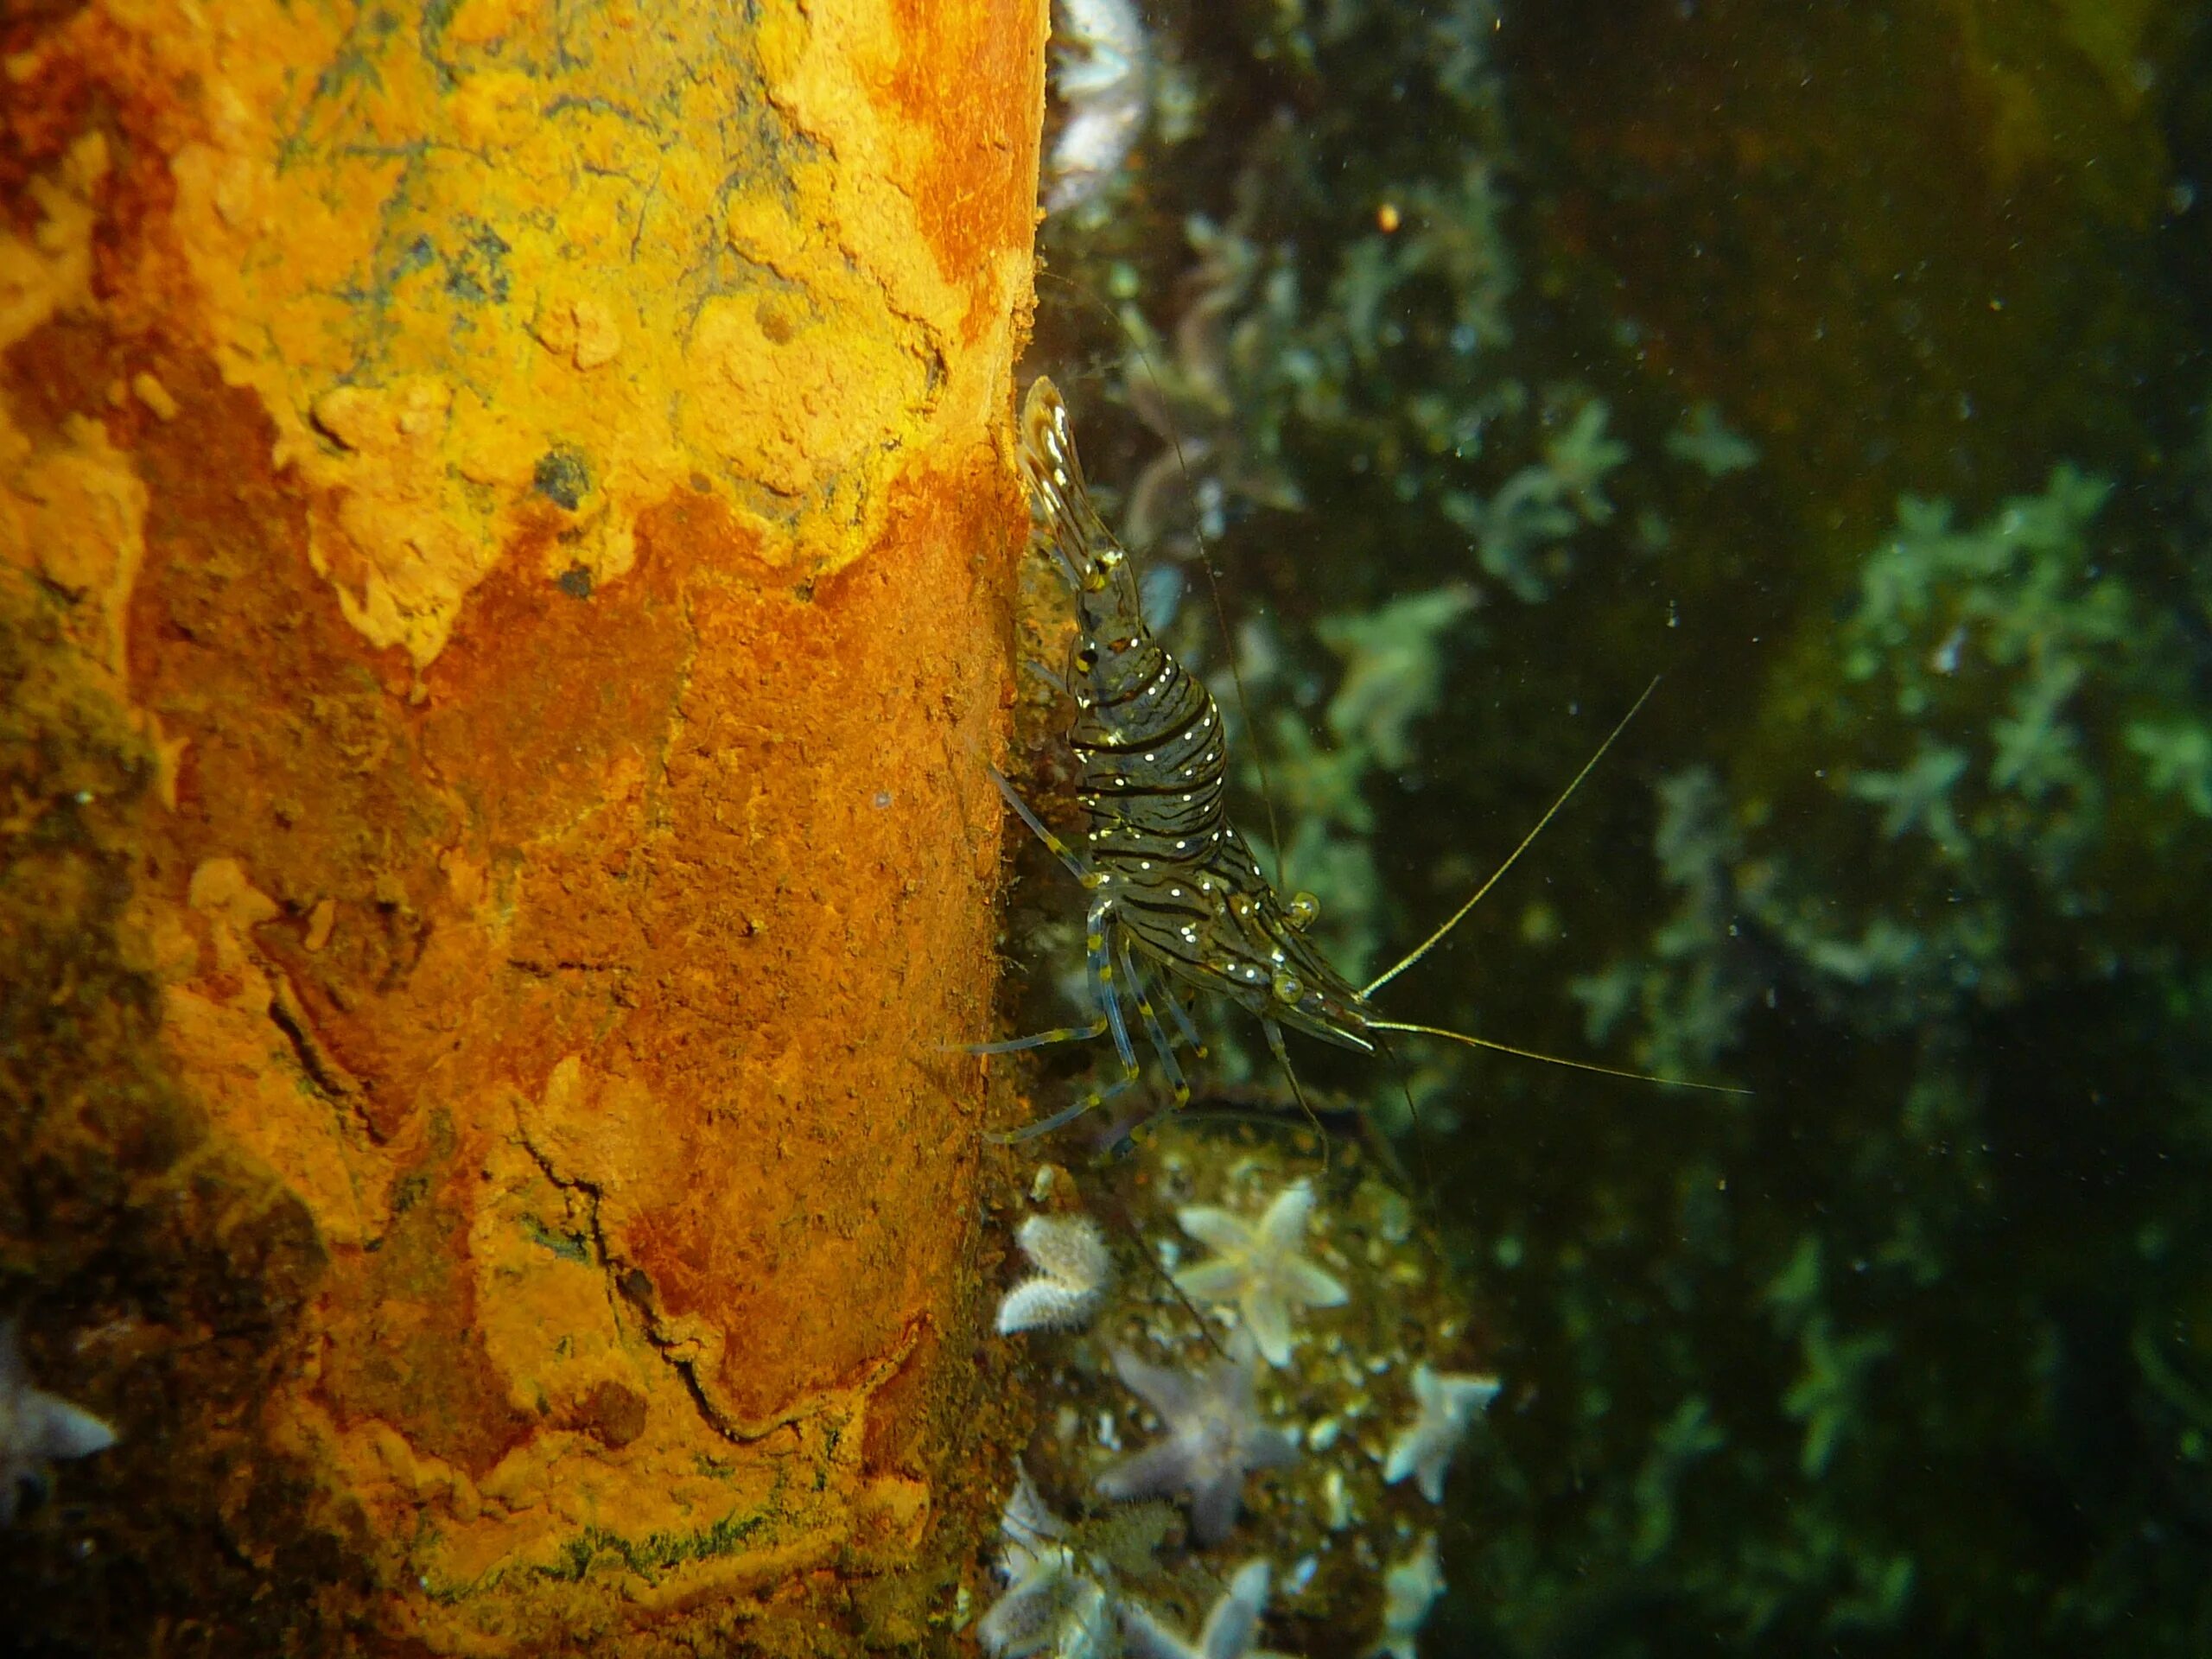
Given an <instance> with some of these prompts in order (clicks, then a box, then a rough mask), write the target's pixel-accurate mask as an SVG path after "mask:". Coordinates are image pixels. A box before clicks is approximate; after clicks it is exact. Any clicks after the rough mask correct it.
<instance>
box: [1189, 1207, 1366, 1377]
mask: <svg viewBox="0 0 2212 1659" xmlns="http://www.w3.org/2000/svg"><path fill="white" fill-rule="evenodd" d="M1175 1219H1176V1220H1177V1221H1179V1222H1180V1223H1181V1224H1182V1227H1183V1230H1184V1231H1185V1232H1186V1233H1188V1234H1189V1235H1190V1236H1192V1238H1195V1239H1197V1240H1198V1241H1199V1242H1200V1243H1204V1244H1206V1245H1208V1246H1211V1249H1212V1250H1213V1252H1214V1254H1213V1258H1212V1260H1211V1261H1207V1262H1199V1263H1198V1265H1197V1266H1196V1267H1192V1268H1184V1269H1183V1270H1182V1272H1180V1273H1179V1274H1176V1275H1175V1283H1176V1286H1177V1287H1179V1289H1180V1290H1181V1291H1182V1292H1183V1293H1184V1294H1185V1295H1188V1296H1195V1297H1197V1298H1198V1300H1200V1301H1204V1302H1230V1303H1234V1304H1235V1305H1236V1309H1237V1311H1238V1312H1239V1313H1243V1316H1244V1325H1245V1328H1246V1329H1247V1330H1249V1331H1250V1332H1251V1333H1252V1337H1253V1339H1254V1340H1255V1342H1257V1343H1258V1344H1260V1352H1261V1353H1262V1354H1263V1355H1265V1356H1266V1357H1267V1362H1268V1364H1270V1365H1287V1364H1288V1363H1290V1316H1291V1312H1292V1310H1293V1309H1294V1308H1300V1307H1338V1306H1343V1304H1344V1299H1345V1294H1346V1293H1345V1290H1344V1286H1343V1285H1342V1284H1341V1283H1340V1282H1339V1281H1337V1280H1336V1279H1335V1278H1333V1277H1332V1276H1331V1275H1330V1274H1326V1273H1325V1272H1323V1271H1322V1270H1321V1269H1320V1268H1318V1267H1316V1266H1315V1265H1314V1264H1313V1262H1310V1261H1308V1260H1307V1259H1306V1256H1305V1255H1303V1254H1302V1249H1303V1246H1304V1245H1305V1243H1306V1224H1307V1223H1308V1222H1309V1221H1311V1220H1312V1219H1313V1188H1312V1187H1311V1186H1309V1185H1306V1183H1305V1182H1304V1181H1293V1182H1292V1183H1291V1184H1290V1185H1288V1186H1287V1187H1285V1188H1283V1190H1282V1191H1281V1192H1278V1193H1276V1194H1275V1196H1274V1202H1273V1203H1271V1204H1270V1205H1268V1207H1267V1209H1266V1211H1264V1212H1262V1215H1261V1217H1260V1218H1259V1220H1258V1221H1256V1222H1252V1221H1247V1220H1246V1219H1245V1218H1244V1217H1242V1216H1240V1215H1237V1214H1236V1212H1235V1211H1229V1210H1217V1209H1216V1208H1215V1207H1214V1206H1213V1205H1210V1204H1193V1205H1185V1207H1184V1208H1182V1209H1180V1210H1178V1211H1176V1212H1175Z"/></svg>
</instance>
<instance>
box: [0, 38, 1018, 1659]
mask: <svg viewBox="0 0 2212 1659" xmlns="http://www.w3.org/2000/svg"><path fill="white" fill-rule="evenodd" d="M1044 26H1045V17H1044V8H1043V6H1042V5H1041V4H1029V3H1007V4H998V5H994V4H987V3H973V4H971V3H956V4H948V5H935V6H931V8H929V9H928V11H927V14H926V16H925V17H924V16H917V15H915V14H914V13H912V12H911V11H910V10H908V9H906V8H905V7H901V6H898V5H881V4H877V3H874V0H838V3H820V4H815V5H811V6H809V7H807V8H805V9H804V10H801V9H798V8H772V9H767V10H765V11H762V12H760V13H748V12H747V11H745V10H742V9H731V8H693V7H688V6H681V5H656V4H647V5H645V6H643V7H616V6H601V5H587V6H584V7H582V8H576V7H568V8H561V9H540V8H536V7H530V6H524V5H521V4H514V3H501V0H472V3H463V4H461V5H458V6H456V5H450V4H426V5H423V6H420V7H404V8H400V9H397V10H393V9H388V8H366V7H364V8H354V7H346V6H340V7H329V8H304V9H302V8H289V7H282V6H277V5H272V4H263V3H245V4H233V5H226V6H222V7H219V8H213V9H208V10H197V9H190V8H170V7H140V6H137V5H133V4H130V3H123V0H117V3H98V4H92V5H88V6H85V7H81V8H74V9H71V8H39V9H35V10H31V11H29V12H23V13H18V14H16V15H15V16H14V18H13V20H12V21H11V22H10V23H9V24H8V25H7V26H6V28H7V36H6V40H5V54H6V55H5V72H4V73H5V74H6V76H7V91H6V93H5V96H4V99H0V109H4V118H0V119H3V120H4V125H3V126H0V209H3V210H4V217H0V674H4V678H5V680H6V683H7V685H8V695H7V697H6V700H5V708H6V715H5V716H4V726H0V772H4V773H5V776H6V782H7V790H6V793H5V799H6V802H7V804H6V806H5V807H4V809H0V810H3V811H4V813H5V816H6V818H7V830H8V836H7V841H6V842H5V855H6V872H5V875H4V878H0V880H3V881H4V885H3V886H0V957H4V960H5V963H6V969H5V971H4V974H0V984H3V985H4V996H3V997H0V1003H4V1013H3V1014H0V1019H4V1020H5V1030H4V1036H5V1039H6V1040H5V1043H4V1058H0V1066H3V1067H4V1073H3V1074H0V1076H3V1077H4V1089H0V1096H4V1102H5V1117H4V1120H0V1298H4V1299H5V1300H6V1302H7V1303H8V1304H9V1305H10V1307H13V1308H20V1309H22V1310H23V1313H24V1334H25V1346H26V1348H27V1350H28V1351H29V1357H30V1362H31V1370H32V1373H33V1374H34V1375H35V1376H38V1377H39V1378H40V1380H41V1382H42V1383H45V1384H46V1385H47V1386H48V1387H50V1388H53V1389H56V1390H57V1391H59V1392H60V1393H63V1394H66V1395H67V1396H68V1397H69V1398H70V1399H72V1400H74V1401H77V1402H81V1403H82V1404H83V1405H85V1406H86V1408H88V1409H92V1410H95V1411H97V1412H98V1413H99V1414H100V1415H101V1416H102V1417H105V1418H106V1419H108V1420H109V1421H112V1422H113V1423H114V1424H115V1426H116V1427H117V1428H118V1431H119V1433H120V1434H121V1437H122V1438H121V1443H120V1445H119V1446H118V1447H117V1448H116V1449H115V1450H113V1451H111V1452H105V1453H103V1454H102V1455H101V1457H100V1458H99V1459H97V1460H94V1461H92V1462H87V1463H84V1464H79V1465H71V1466H70V1468H69V1469H68V1471H67V1476H66V1479H65V1482H64V1484H62V1485H61V1487H60V1490H59V1491H57V1493H56V1496H55V1498H54V1507H53V1508H52V1509H51V1510H48V1512H46V1513H44V1514H43V1515H42V1516H38V1517H35V1521H36V1524H34V1525H32V1526H30V1527H29V1528H28V1529H26V1530H24V1531H23V1532H22V1535H20V1537H14V1538H11V1539H10V1545H9V1548H8V1550H7V1551H6V1553H5V1554H4V1556H0V1602H4V1603H5V1604H6V1605H9V1606H10V1607H11V1608H14V1607H23V1608H29V1609H31V1610H33V1611H32V1612H31V1617H32V1618H33V1619H34V1620H35V1621H36V1623H37V1634H38V1639H40V1640H41V1641H42V1642H44V1643H47V1645H48V1649H51V1650H54V1651H92V1652H114V1651H124V1650H136V1649H141V1648H143V1647H145V1646H146V1645H147V1644H148V1643H166V1644H167V1647H166V1649H165V1650H170V1651H179V1650H181V1651H200V1650H206V1649H207V1648H208V1647H210V1646H211V1645H214V1644H218V1643H219V1645H221V1646H222V1647H223V1648H224V1649H225V1650H226V1651H232V1652H235V1651H238V1650H241V1649H243V1650H245V1651H250V1652H260V1651H275V1650H277V1649H279V1648H285V1649H303V1650H309V1651H322V1650H332V1649H337V1648H340V1647H346V1646H351V1647H353V1648H354V1649H359V1650H362V1651H399V1650H404V1651H410V1652H423V1651H429V1652H457V1651H469V1652H507V1651H521V1650H529V1651H533V1652H537V1651H556V1650H567V1649H568V1647H569V1645H571V1644H582V1643H590V1644H591V1645H592V1647H593V1649H594V1651H601V1650H605V1651H639V1652H643V1651H649V1650H651V1651H658V1650H662V1649H663V1646H664V1644H665V1643H669V1642H679V1641H680V1642H686V1643H688V1642H691V1641H694V1640H696V1639H702V1638H704V1637H706V1636H708V1635H709V1633H711V1632H726V1633H728V1635H729V1637H731V1638H732V1639H734V1640H736V1641H738V1642H740V1643H743V1644H747V1645H753V1644H757V1645H760V1646H764V1647H765V1646H773V1645H775V1643H776V1642H777V1641H778V1640H779V1639H780V1638H779V1637H776V1636H775V1634H774V1632H775V1631H776V1630H778V1629H779V1628H783V1629H787V1630H791V1631H800V1630H804V1631H805V1632H807V1634H806V1636H805V1637H804V1639H805V1640H806V1641H808V1642H809V1643H827V1644H829V1645H828V1646H827V1647H822V1646H810V1648H809V1650H810V1651H828V1650H844V1648H846V1647H851V1646H855V1645H856V1644H858V1643H861V1641H863V1640H866V1641H869V1642H876V1643H881V1642H892V1643H912V1642H917V1641H920V1640H922V1639H924V1638H925V1637H926V1635H927V1633H928V1626H929V1620H930V1617H931V1605H932V1598H933V1597H935V1595H936V1592H937V1590H938V1588H941V1587H942V1584H943V1582H944V1581H949V1580H950V1578H951V1577H952V1576H953V1575H956V1574H957V1573H958V1572H959V1571H960V1570H961V1567H960V1566H959V1563H961V1562H963V1561H966V1560H970V1559H972V1556H973V1554H974V1547H975V1541H976V1536H977V1535H978V1533H979V1531H980V1530H981V1529H982V1527H983V1526H985V1525H987V1524H988V1516H985V1515H984V1514H982V1511H983V1510H985V1509H986V1508H987V1507H988V1505H989V1500H988V1499H987V1498H984V1497H982V1496H981V1495H979V1494H976V1493H972V1492H969V1491H967V1489H966V1482H967V1480H968V1478H969V1477H968V1476H967V1475H966V1474H965V1473H964V1472H963V1471H965V1469H966V1468H967V1467H968V1466H969V1465H967V1464H966V1463H964V1462H962V1461H959V1460H958V1455H959V1452H960V1448H961V1446H962V1444H963V1436H964V1435H968V1434H971V1433H974V1432H975V1430H974V1428H973V1423H972V1414H971V1413H970V1412H969V1405H970V1403H971V1402H969V1399H968V1397H967V1396H968V1394H969V1390H970V1389H972V1387H973V1383H972V1381H970V1380H969V1376H968V1374H967V1372H966V1371H965V1370H963V1368H961V1367H957V1366H955V1365H951V1364H948V1363H945V1356H947V1355H948V1354H950V1355H954V1356H960V1355H963V1354H964V1351H965V1344H967V1343H968V1341H969V1338H970V1335H971V1333H972V1331H973V1329H974V1326H975V1325H976V1319H977V1318H978V1317H979V1316H978V1314H977V1313H976V1310H975V1309H974V1308H972V1307H971V1306H969V1296H968V1293H967V1292H966V1291H965V1290H964V1289H963V1285H964V1283H965V1281H966V1274H964V1273H963V1268H965V1266H966V1265H967V1263H968V1261H969V1255H970V1253H971V1251H972V1249H973V1247H974V1243H975V1241H974V1238H973V1236H972V1216H973V1211H974V1205H973V1204H972V1203H971V1202H969V1199H970V1198H972V1196H973V1193H974V1192H975V1189H976V1181H977V1170H978V1163H979V1157H978V1154H979V1151H980V1147H979V1142H978V1140H977V1136H976V1132H975V1125H976V1122H977V1119H978V1117H979V1115H980V1108H981V1102H980V1100H979V1099H978V1098H977V1097H976V1084H975V1081H974V1074H973V1072H972V1071H965V1072H962V1071H957V1069H950V1068H943V1069H940V1068H932V1067H931V1066H930V1065H928V1064H927V1063H926V1057H927V1056H928V1055H929V1054H931V1052H934V1051H935V1050H936V1049H937V1047H938V1046H940V1045H942V1044H944V1043H945V1042H947V1041H950V1040H955V1039H957V1037H959V1036H961V1035H963V1034H972V1033H974V1032H975V1031H976V1030H977V1029H978V1028H979V1027H980V1025H981V1022H982V1010H983V1009H984V1007H986V1006H987V1005H988V996H989V992H990V988H991V984H992V979H993V962H992V957H991V952H990V927H991V906H990V899H991V894H992V892H993V889H994V887H995V880H996V876H997V860H998V847H999V836H1000V812H999V808H998V804H997V802H996V799H995V796H994V795H993V793H992V790H991V786H990V782H989V779H988V773H987V772H986V770H985V766H984V762H985V761H986V760H987V759H988V750H989V747H990V745H991V742H992V741H993V734H994V728H995V723H996V721H997V719H998V717H999V713H1000V710H1001V706H1002V704H1003V702H1004V699H1005V696H1006V667H1007V665H1006V661H1005V640H1006V638H1007V603H1008V601H1007V592H1006V589H1007V583H1008V581H1009V573H1010V570H1011V568H1012V559H1013V556H1014V551H1015V550H1016V548H1017V547H1018V545H1019V538H1020V535H1021V532H1022V524H1023V516H1022V511H1021V506H1020V500H1019V498H1018V495H1017V493H1016V489H1015V486H1014V481H1013V479H1012V475H1011V474H1010V472H1009V470H1008V469H1007V467H1006V465H1005V464H1004V461H1003V459H1002V456H1001V452H1000V450H999V448H997V445H996V437H995V433H996V430H997V429H998V427H999V424H1000V422H1001V416H1002V414H1003V411H1004V410H1005V408H1006V404H1007V395H1008V383H1009V375H1010V370H1011V365H1012V359H1013V355H1014V350H1015V348H1016V346H1017V344H1018V342H1019V340H1020V337H1021V335H1022V334H1023V331H1024V329H1025V328H1026V326H1027V309H1028V306H1029V303H1030V291H1029V284H1030V247H1031V237H1032V231H1033V202H1034V191H1035V185H1036V177H1037V149H1038V131H1039V119H1040V109H1041V99H1042V75H1043V49H1042V48H1043V32H1044ZM948 86H958V87H960V88H961V89H962V95H961V96H960V97H958V98H957V99H948V98H945V97H944V96H943V92H944V89H945V88H946V87H948ZM918 1056H921V1057H925V1058H924V1063H923V1064H920V1065H918V1064H917V1057H918ZM42 1650H44V1649H42Z"/></svg>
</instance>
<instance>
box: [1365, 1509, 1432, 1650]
mask: <svg viewBox="0 0 2212 1659" xmlns="http://www.w3.org/2000/svg"><path fill="white" fill-rule="evenodd" d="M1443 1593H1444V1573H1443V1570H1442V1569H1441V1568H1440V1567H1438V1566H1437V1564H1436V1535H1435V1534H1434V1533H1433V1532H1428V1533H1423V1534H1422V1535H1421V1542H1420V1543H1419V1544H1417V1545H1415V1546H1414V1553H1413V1554H1410V1555H1408V1556H1407V1557H1406V1559H1405V1560H1402V1561H1400V1562H1397V1563H1396V1564H1395V1565H1394V1566H1393V1567H1391V1568H1390V1570H1389V1572H1388V1573H1384V1574H1383V1634H1382V1636H1381V1637H1378V1638H1377V1639H1376V1643H1375V1645H1374V1646H1373V1647H1371V1648H1370V1649H1368V1650H1367V1653H1368V1659H1416V1655H1415V1649H1414V1637H1416V1636H1417V1635H1418V1634H1419V1633H1420V1630H1421V1626H1422V1625H1423V1624H1426V1623H1427V1621H1428V1610H1429V1609H1430V1608H1431V1607H1433V1606H1434V1605H1436V1599H1437V1598H1438V1597H1439V1596H1440V1595H1442V1594H1443Z"/></svg>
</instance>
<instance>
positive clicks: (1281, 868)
mask: <svg viewBox="0 0 2212 1659" xmlns="http://www.w3.org/2000/svg"><path fill="white" fill-rule="evenodd" d="M1036 274H1037V275H1038V276H1039V277H1043V278H1045V279H1046V281H1047V282H1052V283H1058V284H1059V285H1060V286H1061V287H1062V288H1065V289H1067V290H1068V291H1069V292H1070V293H1071V294H1073V295H1074V296H1076V297H1077V299H1079V300H1081V301H1082V302H1084V304H1085V305H1088V306H1090V307H1091V308H1093V309H1094V310H1096V312H1097V313H1098V314H1099V315H1101V316H1103V317H1104V318H1105V319H1106V320H1107V321H1109V322H1111V323H1112V324H1113V325H1114V327H1116V329H1118V330H1119V331H1120V333H1121V335H1122V339H1123V340H1127V341H1128V346H1129V349H1130V350H1131V351H1133V352H1135V353H1136V355H1137V361H1138V362H1140V363H1141V364H1143V365H1144V372H1145V378H1147V380H1149V381H1151V382H1152V389H1153V390H1154V391H1155V392H1157V393H1159V395H1160V408H1161V409H1162V410H1166V409H1167V408H1168V407H1169V400H1168V396H1167V383H1166V381H1165V380H1163V379H1161V378H1160V370H1159V369H1158V367H1156V366H1155V365H1154V363H1153V360H1152V353H1150V352H1147V350H1145V348H1144V341H1143V340H1140V339H1138V338H1137V331H1136V330H1135V329H1134V328H1132V327H1129V325H1128V321H1127V320H1126V319H1124V318H1123V317H1122V316H1121V315H1118V314H1117V313H1116V311H1115V310H1114V309H1113V308H1112V307H1110V306H1109V305H1108V304H1107V303H1106V302H1104V301H1103V300H1101V299H1100V298H1099V297H1098V296H1096V295H1095V294H1093V293H1091V292H1090V290H1089V289H1086V288H1084V286H1083V285H1082V284H1081V283H1077V282H1075V281H1073V280H1071V278H1069V277H1063V276H1061V275H1060V274H1059V273H1058V271H1054V270H1045V269H1043V267H1042V266H1041V265H1040V266H1039V269H1038V270H1037V272H1036ZM1167 447H1168V448H1170V449H1172V450H1173V451H1174V452H1175V470H1176V471H1178V472H1179V473H1180V474H1182V475H1183V487H1184V488H1185V490H1186V491H1187V490H1190V489H1191V467H1190V463H1189V462H1188V461H1185V460H1184V458H1183V436H1182V434H1181V433H1179V432H1178V431H1177V430H1176V429H1175V423H1174V422H1173V421H1172V420H1171V421H1169V422H1168V423H1167ZM1191 506H1192V514H1191V539H1192V541H1194V542H1196V543H1198V569H1201V570H1203V571H1205V573H1206V592H1207V593H1208V594H1211V596H1212V599H1213V620H1214V626H1216V627H1217V628H1219V629H1220V630H1221V648H1222V653H1223V655H1224V657H1226V658H1228V662H1229V683H1230V685H1231V686H1233V687H1235V688H1236V717H1237V719H1238V720H1240V721H1243V723H1244V734H1245V736H1246V737H1247V738H1248V739H1249V740H1250V748H1249V753H1250V754H1251V756H1252V767H1253V770H1254V771H1255V772H1258V773H1259V775H1260V804H1261V805H1262V807H1264V808H1265V809H1266V810H1267V814H1268V850H1269V851H1270V852H1271V853H1272V854H1273V855H1274V861H1275V881H1274V885H1275V890H1276V891H1277V892H1281V890H1282V888H1283V887H1284V886H1285V884H1286V883H1287V881H1288V880H1289V871H1288V868H1287V866H1286V865H1285V863H1284V859H1285V857H1286V856H1287V854H1288V851H1289V849H1287V848H1286V847H1285V846H1284V845H1283V839H1282V829H1281V826H1280V825H1279V824H1277V823H1275V792H1274V788H1273V787H1272V786H1271V785H1269V784H1268V757H1267V753H1266V745H1264V744H1263V743H1262V742H1261V741H1260V728H1259V727H1258V726H1257V725H1256V724H1255V722H1254V721H1253V719H1252V704H1251V702H1250V700H1249V698H1247V697H1246V696H1245V695H1244V671H1243V670H1242V669H1241V668H1239V667H1238V666H1237V665H1236V635H1234V634H1232V633H1231V632H1230V631H1229V610H1228V607H1226V606H1225V605H1224V604H1223V603H1222V599H1221V578H1220V577H1219V576H1218V575H1216V574H1215V573H1214V568H1213V550H1212V549H1211V548H1210V547H1208V546H1207V545H1206V532H1205V525H1204V524H1201V523H1200V522H1199V517H1200V515H1199V513H1198V501H1197V499H1195V493H1194V494H1193V499H1192V502H1191Z"/></svg>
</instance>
